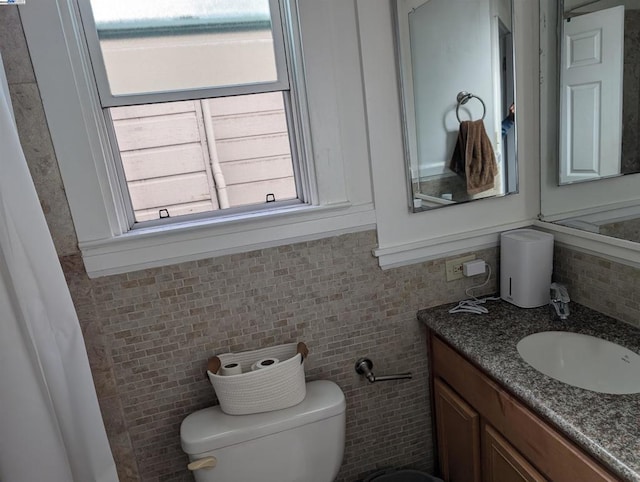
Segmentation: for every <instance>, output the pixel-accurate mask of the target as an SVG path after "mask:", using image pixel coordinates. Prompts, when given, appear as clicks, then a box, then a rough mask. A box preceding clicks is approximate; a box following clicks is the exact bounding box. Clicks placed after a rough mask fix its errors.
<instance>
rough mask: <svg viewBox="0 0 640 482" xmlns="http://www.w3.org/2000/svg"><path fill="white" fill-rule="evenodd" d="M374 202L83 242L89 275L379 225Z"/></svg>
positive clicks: (139, 231) (294, 209) (290, 210)
mask: <svg viewBox="0 0 640 482" xmlns="http://www.w3.org/2000/svg"><path fill="white" fill-rule="evenodd" d="M375 223H376V218H375V211H374V209H373V205H372V204H370V203H367V204H362V205H352V204H351V203H348V202H345V203H337V204H331V205H324V206H293V207H288V208H283V209H281V210H279V211H277V212H272V211H271V212H265V213H258V214H255V215H253V216H252V217H251V219H247V216H246V215H245V216H236V217H235V219H229V218H224V220H223V219H213V220H211V219H210V220H207V221H202V222H198V223H189V225H185V224H174V225H171V226H157V227H152V228H142V229H136V230H132V231H129V232H127V233H125V234H122V235H119V236H114V237H112V238H109V239H101V240H95V241H89V242H82V243H80V250H81V252H82V257H83V259H84V264H85V269H86V271H87V274H88V275H89V277H90V278H97V277H100V276H107V275H113V274H120V273H126V272H130V271H137V270H141V269H147V268H156V267H160V266H166V265H170V264H177V263H181V262H185V261H193V260H198V259H204V258H212V257H216V256H223V255H227V254H234V253H240V252H246V251H253V250H257V249H264V248H269V247H273V246H279V245H283V244H292V243H296V242H304V241H309V240H312V239H318V238H324V237H328V236H336V235H340V234H345V233H348V232H356V231H364V230H368V229H375Z"/></svg>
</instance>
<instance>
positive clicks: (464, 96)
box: [456, 90, 487, 122]
mask: <svg viewBox="0 0 640 482" xmlns="http://www.w3.org/2000/svg"><path fill="white" fill-rule="evenodd" d="M474 98H475V99H478V100H479V101H480V103H481V104H482V120H484V117H485V116H486V115H487V106H486V105H484V101H483V100H482V99H481V98H480V97H478V96H477V95H473V94H471V93H469V92H466V91H464V90H463V91H461V92H458V96H457V97H456V100H457V101H458V106H457V107H456V117H457V118H458V122H462V121H461V120H460V106H461V105H464V104H466V103H467V102H469V101H470V100H471V99H474Z"/></svg>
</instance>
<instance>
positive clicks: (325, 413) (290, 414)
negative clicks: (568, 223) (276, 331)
mask: <svg viewBox="0 0 640 482" xmlns="http://www.w3.org/2000/svg"><path fill="white" fill-rule="evenodd" d="M345 408H346V403H345V399H344V394H343V393H342V390H340V387H338V385H336V384H335V383H333V382H330V381H327V380H319V381H315V382H309V383H307V396H306V397H305V399H304V400H303V401H302V402H301V403H299V404H298V405H295V406H293V407H290V408H285V409H283V410H277V411H274V412H266V413H256V414H252V415H227V414H225V413H224V412H222V410H220V407H219V406H216V407H210V408H205V409H204V410H199V411H197V412H195V413H192V414H191V415H189V416H188V417H187V418H185V419H184V420H183V422H182V425H181V427H180V440H181V443H182V450H184V451H185V452H186V453H187V455H189V460H190V461H191V462H196V461H202V462H209V461H210V460H211V459H209V460H206V459H207V458H208V457H214V458H215V467H213V468H201V469H198V470H194V471H193V475H194V477H195V479H196V482H253V481H256V482H331V481H333V480H334V479H335V477H336V475H337V474H338V470H339V469H340V464H341V463H342V455H343V452H344V437H345V420H346V418H345Z"/></svg>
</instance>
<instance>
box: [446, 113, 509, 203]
mask: <svg viewBox="0 0 640 482" xmlns="http://www.w3.org/2000/svg"><path fill="white" fill-rule="evenodd" d="M449 169H451V170H452V171H453V172H455V173H457V174H459V175H461V176H463V177H465V178H466V181H467V193H469V194H478V193H480V192H483V191H486V190H488V189H493V187H494V186H495V178H496V176H497V175H498V164H497V163H496V156H495V154H494V152H493V146H492V145H491V141H490V140H489V136H487V131H486V130H485V128H484V122H483V121H482V120H476V121H463V122H461V123H460V131H459V132H458V141H457V142H456V147H455V149H454V151H453V155H452V156H451V162H450V163H449Z"/></svg>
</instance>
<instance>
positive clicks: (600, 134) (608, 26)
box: [559, 0, 640, 185]
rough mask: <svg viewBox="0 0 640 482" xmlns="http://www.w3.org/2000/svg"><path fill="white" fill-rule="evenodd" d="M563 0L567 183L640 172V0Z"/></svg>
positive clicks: (563, 167)
mask: <svg viewBox="0 0 640 482" xmlns="http://www.w3.org/2000/svg"><path fill="white" fill-rule="evenodd" d="M559 4H560V9H561V10H560V14H559V18H561V22H560V29H561V34H560V35H561V39H562V41H561V42H560V112H559V115H560V146H559V147H560V157H559V159H560V162H559V184H561V185H562V184H568V183H573V182H579V181H591V180H597V179H601V178H604V177H611V176H619V175H622V174H630V173H634V172H638V171H640V157H639V156H638V147H637V144H638V142H637V135H638V130H637V129H638V86H639V80H638V66H639V65H640V59H639V58H638V54H637V48H634V47H635V44H636V38H637V37H638V35H639V34H640V15H639V11H638V10H637V8H638V7H640V2H638V1H626V2H625V1H622V0H618V1H611V0H601V1H595V2H594V1H592V0H589V1H586V0H581V1H580V0H566V1H564V2H559ZM624 4H627V5H626V7H625V5H624ZM634 4H635V5H634ZM630 7H631V8H630ZM633 7H635V8H633ZM625 46H627V47H626V48H625ZM623 79H624V84H623ZM623 85H624V87H623Z"/></svg>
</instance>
